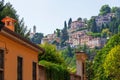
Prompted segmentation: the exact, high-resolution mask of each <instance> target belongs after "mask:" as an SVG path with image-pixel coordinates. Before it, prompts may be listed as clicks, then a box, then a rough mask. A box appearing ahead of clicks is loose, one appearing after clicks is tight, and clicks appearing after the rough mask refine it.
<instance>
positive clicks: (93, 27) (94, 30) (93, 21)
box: [90, 19, 98, 33]
mask: <svg viewBox="0 0 120 80" xmlns="http://www.w3.org/2000/svg"><path fill="white" fill-rule="evenodd" d="M90 26H91V31H92V32H93V33H96V32H98V31H97V25H96V22H95V19H92V20H91V23H90Z"/></svg>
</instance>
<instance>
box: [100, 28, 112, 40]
mask: <svg viewBox="0 0 120 80" xmlns="http://www.w3.org/2000/svg"><path fill="white" fill-rule="evenodd" d="M110 35H111V32H110V31H109V29H108V28H106V29H103V30H102V37H104V38H107V37H110Z"/></svg>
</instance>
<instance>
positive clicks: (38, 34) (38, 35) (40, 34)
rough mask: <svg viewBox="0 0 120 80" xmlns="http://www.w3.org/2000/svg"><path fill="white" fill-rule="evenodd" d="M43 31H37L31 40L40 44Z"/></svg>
mask: <svg viewBox="0 0 120 80" xmlns="http://www.w3.org/2000/svg"><path fill="white" fill-rule="evenodd" d="M43 37H44V36H43V33H35V35H34V36H33V37H32V38H31V41H32V42H33V43H35V44H40V43H41V39H42V38H43Z"/></svg>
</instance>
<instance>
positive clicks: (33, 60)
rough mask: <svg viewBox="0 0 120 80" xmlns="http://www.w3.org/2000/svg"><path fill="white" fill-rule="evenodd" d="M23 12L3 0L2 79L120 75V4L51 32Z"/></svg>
mask: <svg viewBox="0 0 120 80" xmlns="http://www.w3.org/2000/svg"><path fill="white" fill-rule="evenodd" d="M18 16H19V15H18V14H17V13H16V10H15V9H14V7H12V5H11V4H10V3H6V4H5V3H4V0H2V1H0V20H1V21H0V39H1V40H0V80H16V79H17V80H23V79H24V80H120V70H119V67H120V59H119V58H120V7H112V8H111V7H109V5H103V6H102V7H101V9H100V13H99V14H98V15H97V16H92V17H91V18H90V19H89V20H87V19H86V18H84V19H82V18H80V17H79V18H78V19H77V20H74V21H73V20H72V18H70V19H69V20H68V22H67V21H65V22H64V26H63V29H58V28H57V29H56V30H54V32H53V33H52V34H48V35H45V36H44V35H43V33H40V32H36V30H37V27H36V26H33V31H32V32H31V30H28V29H27V27H26V26H25V24H24V20H23V19H20V18H19V17H18ZM11 73H12V74H11Z"/></svg>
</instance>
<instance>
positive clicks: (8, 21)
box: [1, 16, 16, 31]
mask: <svg viewBox="0 0 120 80" xmlns="http://www.w3.org/2000/svg"><path fill="white" fill-rule="evenodd" d="M1 21H2V22H3V23H4V24H5V27H7V28H8V29H10V30H11V31H14V28H15V27H14V23H15V22H16V20H15V19H13V18H11V17H9V16H6V17H5V18H3V19H2V20H1Z"/></svg>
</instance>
